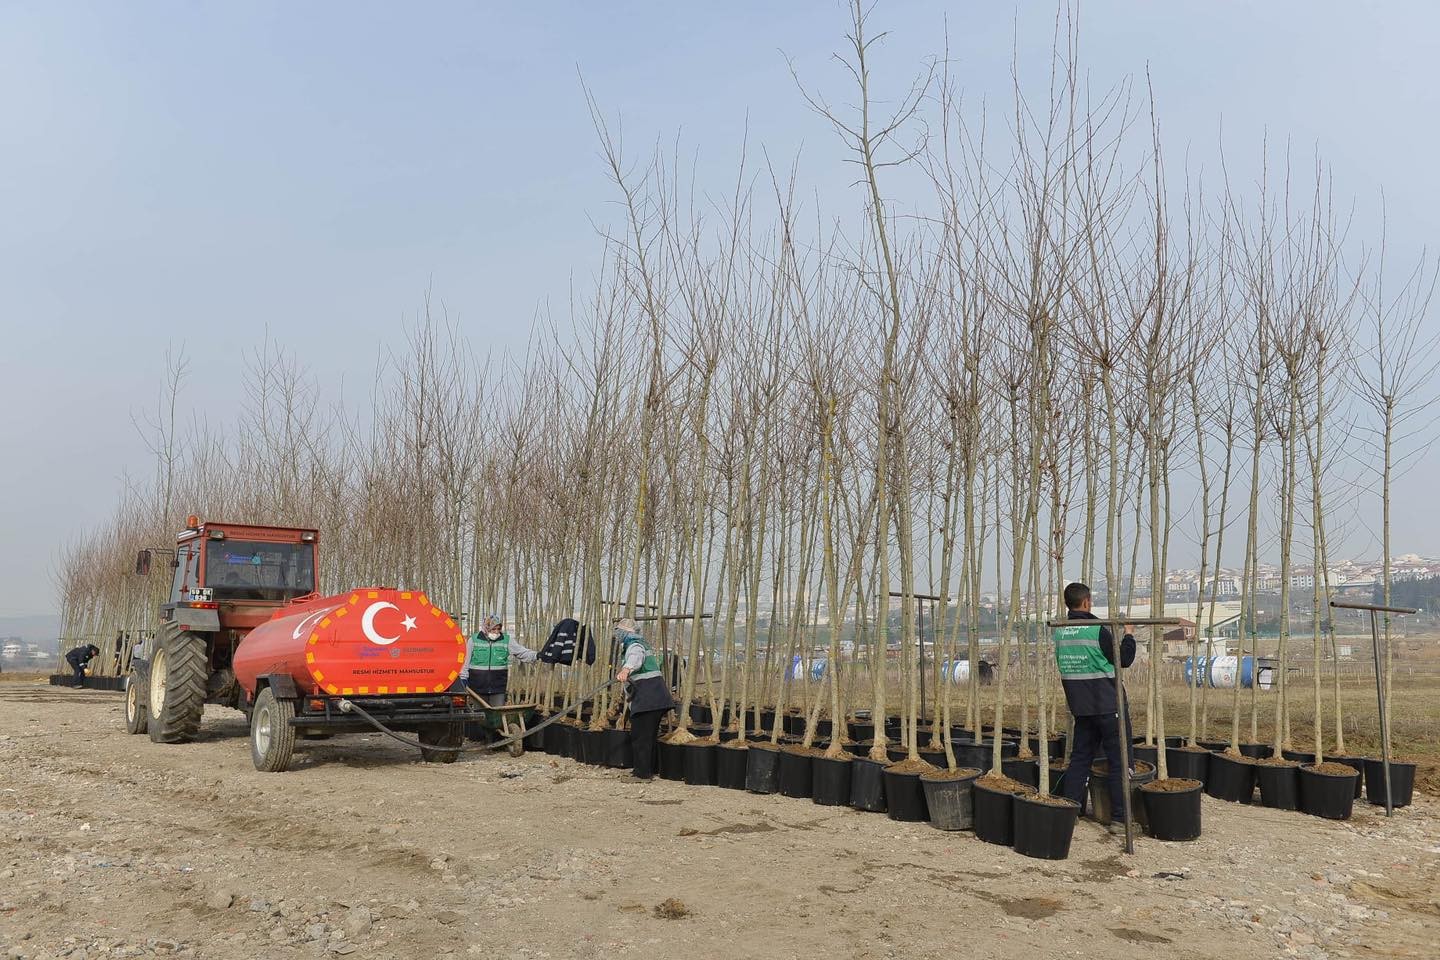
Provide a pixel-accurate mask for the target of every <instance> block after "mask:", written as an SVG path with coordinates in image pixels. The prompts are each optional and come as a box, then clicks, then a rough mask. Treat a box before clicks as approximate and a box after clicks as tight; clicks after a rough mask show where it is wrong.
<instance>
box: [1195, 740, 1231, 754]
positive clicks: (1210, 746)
mask: <svg viewBox="0 0 1440 960" xmlns="http://www.w3.org/2000/svg"><path fill="white" fill-rule="evenodd" d="M1195 743H1196V745H1197V746H1201V747H1204V748H1205V749H1206V750H1212V751H1215V752H1222V753H1223V752H1224V751H1225V749H1226V748H1227V747H1229V746H1230V741H1229V740H1196V741H1195Z"/></svg>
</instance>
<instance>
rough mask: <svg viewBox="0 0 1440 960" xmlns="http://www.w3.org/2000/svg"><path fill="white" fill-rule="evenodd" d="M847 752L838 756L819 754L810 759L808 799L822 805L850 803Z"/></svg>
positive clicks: (839, 805)
mask: <svg viewBox="0 0 1440 960" xmlns="http://www.w3.org/2000/svg"><path fill="white" fill-rule="evenodd" d="M853 760H854V758H853V757H852V756H850V754H848V753H842V754H840V756H838V757H833V756H819V757H816V758H815V759H813V760H811V761H810V799H811V800H813V801H814V802H816V803H818V804H819V805H820V806H822V807H843V806H846V805H848V804H849V803H850V767H851V763H852V761H853Z"/></svg>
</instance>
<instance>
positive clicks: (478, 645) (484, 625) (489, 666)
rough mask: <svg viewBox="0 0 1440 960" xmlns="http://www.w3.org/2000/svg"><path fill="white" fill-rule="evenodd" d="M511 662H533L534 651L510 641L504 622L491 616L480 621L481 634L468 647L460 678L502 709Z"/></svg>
mask: <svg viewBox="0 0 1440 960" xmlns="http://www.w3.org/2000/svg"><path fill="white" fill-rule="evenodd" d="M512 660H519V661H520V662H521V663H534V662H535V651H534V650H531V649H530V648H529V647H526V646H523V645H521V644H519V643H516V642H515V641H514V640H511V639H510V634H508V633H506V632H505V623H504V621H502V620H501V619H500V618H499V617H498V616H496V615H495V614H493V613H492V614H490V615H489V616H488V617H486V618H485V619H484V620H482V621H481V622H480V631H479V632H478V633H476V634H475V635H474V636H473V637H471V638H470V641H469V642H468V643H467V644H466V645H465V664H464V665H463V666H462V667H461V668H460V679H461V680H462V681H463V682H464V683H465V686H467V687H469V688H470V689H471V690H472V691H474V693H475V694H476V695H477V696H480V697H483V698H484V699H485V702H486V703H488V704H490V706H492V707H503V706H505V696H506V691H507V689H508V687H509V684H510V661H512Z"/></svg>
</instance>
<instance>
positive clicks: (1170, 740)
mask: <svg viewBox="0 0 1440 960" xmlns="http://www.w3.org/2000/svg"><path fill="white" fill-rule="evenodd" d="M1165 746H1167V747H1172V748H1173V747H1183V746H1185V738H1184V737H1166V738H1165Z"/></svg>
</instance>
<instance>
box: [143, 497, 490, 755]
mask: <svg viewBox="0 0 1440 960" xmlns="http://www.w3.org/2000/svg"><path fill="white" fill-rule="evenodd" d="M319 539H320V537H319V532H318V531H316V530H307V529H300V528H292V527H259V526H251V525H247V524H235V523H215V522H206V523H201V522H200V520H199V519H198V518H197V517H193V516H192V517H190V518H189V521H188V523H187V527H186V529H185V530H183V531H181V532H180V534H179V535H178V536H177V537H176V545H175V559H174V561H173V567H174V577H173V579H172V582H171V587H170V597H169V600H168V601H167V602H166V603H165V604H163V605H162V606H161V613H160V620H161V624H160V629H159V631H158V632H157V635H156V638H155V641H154V649H151V650H144V649H140V648H137V650H136V652H135V655H134V657H133V659H132V667H131V671H132V672H131V676H130V678H129V682H128V683H127V685H126V694H125V726H126V729H127V730H128V731H129V732H130V733H136V734H138V733H145V732H147V731H148V732H149V734H150V739H151V740H154V741H155V742H157V743H179V742H183V741H186V740H192V739H194V738H195V736H196V734H197V733H198V731H199V729H200V720H201V717H202V715H203V713H204V709H205V704H207V703H215V704H221V705H223V706H228V707H234V708H235V709H238V710H240V711H242V712H244V713H245V715H246V717H247V718H248V719H249V721H250V748H251V758H252V760H253V761H254V763H255V768H256V769H257V770H263V771H270V772H278V771H281V770H284V769H285V768H286V767H287V766H288V765H289V763H290V759H291V754H292V752H293V750H294V746H295V740H296V737H297V735H298V736H303V737H312V738H317V739H319V738H324V737H328V736H329V735H331V734H333V733H337V732H345V731H354V730H361V729H363V730H371V729H374V726H373V723H372V721H371V720H367V719H366V718H365V717H366V715H368V716H369V717H372V718H374V721H376V722H382V723H383V724H384V726H386V727H387V728H389V729H392V730H406V731H413V732H416V733H418V734H419V741H420V743H421V745H422V747H421V756H422V757H423V758H424V759H425V760H427V761H435V762H442V763H448V762H450V761H452V760H454V759H455V758H456V756H457V755H458V753H457V750H456V748H458V747H459V746H460V745H461V742H462V740H463V723H464V722H465V721H466V720H467V719H471V720H473V719H474V714H473V712H472V711H470V710H469V709H468V707H467V704H466V697H465V695H464V693H463V692H462V691H453V690H452V688H453V687H454V684H455V680H456V678H457V676H458V675H459V670H460V665H461V663H462V662H463V660H464V656H465V636H464V633H463V632H462V631H461V630H460V628H459V627H458V626H457V625H456V623H455V621H454V619H453V618H452V617H451V616H450V615H449V614H447V613H445V612H444V611H443V610H441V609H440V608H439V607H437V606H435V605H434V604H432V603H431V602H430V600H429V598H428V597H426V596H425V594H423V593H420V592H418V591H400V590H393V589H388V588H382V587H362V588H359V589H357V590H352V591H349V592H347V593H343V594H336V595H334V596H329V597H322V596H320V595H319V590H318V587H319V581H318V578H317V573H316V570H317V564H316V555H315V551H316V548H317V546H318V544H319ZM147 565H148V557H145V556H142V558H141V562H140V563H139V564H137V569H139V568H144V567H145V566H147ZM356 706H360V707H361V711H356V710H355V709H354V708H355V707H356Z"/></svg>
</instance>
